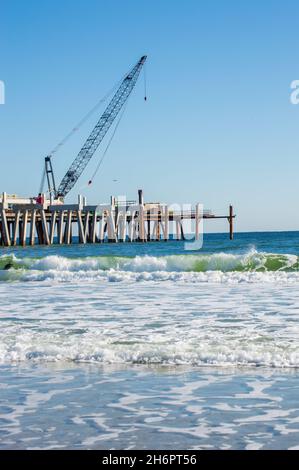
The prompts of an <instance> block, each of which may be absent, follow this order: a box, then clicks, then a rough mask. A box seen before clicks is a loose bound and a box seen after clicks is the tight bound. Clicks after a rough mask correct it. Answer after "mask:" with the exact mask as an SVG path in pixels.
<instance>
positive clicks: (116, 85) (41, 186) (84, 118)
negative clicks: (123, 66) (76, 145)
mask: <svg viewBox="0 0 299 470" xmlns="http://www.w3.org/2000/svg"><path fill="white" fill-rule="evenodd" d="M121 81H122V80H119V81H118V82H117V83H116V84H115V85H114V86H113V87H112V88H111V89H110V90H109V91H108V92H107V93H106V94H105V95H104V96H103V97H102V98H101V99H100V100H99V101H97V103H96V104H95V105H94V106H93V107H92V108H91V109H90V110H89V111H88V112H87V113H86V114H85V116H83V118H82V119H80V121H79V122H78V123H77V124H76V125H75V126H74V127H73V128H72V129H71V130H70V131H69V132H68V133H67V134H66V135H65V137H64V138H63V139H62V140H61V141H60V142H58V144H57V145H56V146H55V147H54V148H53V149H52V150H51V152H50V153H49V157H50V158H52V157H53V155H55V153H57V152H58V150H60V149H61V147H63V146H64V145H65V144H66V143H67V142H68V140H69V139H70V138H71V137H72V136H73V135H74V134H75V133H76V132H77V131H78V130H79V129H80V128H81V127H82V126H83V124H85V122H86V121H88V119H89V118H90V117H91V116H92V115H93V113H94V112H95V111H96V110H97V109H98V108H99V107H100V106H101V105H102V104H103V103H105V101H107V99H108V98H109V96H110V95H111V94H112V93H113V92H114V91H115V90H116V88H117V87H118V86H119V85H120V83H121ZM45 181H46V168H45V166H44V167H43V172H42V177H41V183H40V190H39V192H40V193H42V192H43V189H44V186H45Z"/></svg>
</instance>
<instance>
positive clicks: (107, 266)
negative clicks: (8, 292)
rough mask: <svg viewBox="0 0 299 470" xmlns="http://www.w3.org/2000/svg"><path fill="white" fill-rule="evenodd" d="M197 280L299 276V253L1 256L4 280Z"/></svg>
mask: <svg viewBox="0 0 299 470" xmlns="http://www.w3.org/2000/svg"><path fill="white" fill-rule="evenodd" d="M51 279H53V280H56V281H72V280H74V281H76V280H82V279H85V280H89V279H90V280H97V279H99V280H108V281H111V282H113V281H125V280H127V281H142V280H143V281H147V280H148V281H155V280H157V281H163V280H172V281H191V282H261V281H265V282H272V281H273V282H277V281H281V282H299V257H298V256H296V255H291V254H275V253H264V252H259V251H256V250H251V251H249V252H248V253H246V254H228V253H215V254H210V255H209V254H196V255H190V254H184V255H172V256H158V257H156V256H148V255H145V256H135V257H131V258H130V257H118V256H97V257H85V258H67V257H63V256H46V257H43V258H29V257H28V258H19V257H16V256H15V255H2V256H1V257H0V282H1V281H2V282H5V281H43V280H51Z"/></svg>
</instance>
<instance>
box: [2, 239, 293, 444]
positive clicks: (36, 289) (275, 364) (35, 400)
mask: <svg viewBox="0 0 299 470" xmlns="http://www.w3.org/2000/svg"><path fill="white" fill-rule="evenodd" d="M8 268H9V269H8ZM298 288H299V232H278V233H240V234H238V233H237V234H235V240H234V241H230V240H228V237H227V234H207V235H205V237H204V245H203V248H202V249H201V250H200V251H197V252H194V251H190V252H188V251H185V250H184V243H183V242H176V241H171V242H166V243H165V242H159V243H156V242H151V243H146V244H138V243H131V244H130V243H124V244H117V245H116V244H98V245H86V246H82V245H72V246H53V247H38V246H36V247H27V248H20V247H16V248H9V249H8V248H2V249H0V298H1V303H0V448H3V449H6V448H26V449H29V448H42V449H45V448H74V449H79V448H93V449H102V448H109V449H129V448H140V449H149V448H157V449H161V448H164V449H184V448H188V449H206V448H207V449H209V448H219V449H229V448H232V449H262V448H263V449H270V448H281V449H285V448H299V399H298V396H299V395H298V389H299V373H298V368H299V341H298V340H299V323H298V322H299V290H298Z"/></svg>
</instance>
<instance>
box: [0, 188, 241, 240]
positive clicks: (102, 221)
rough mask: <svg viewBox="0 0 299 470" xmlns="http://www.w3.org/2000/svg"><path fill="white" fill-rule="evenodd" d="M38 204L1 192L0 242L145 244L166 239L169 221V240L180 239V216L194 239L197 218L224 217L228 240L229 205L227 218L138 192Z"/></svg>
mask: <svg viewBox="0 0 299 470" xmlns="http://www.w3.org/2000/svg"><path fill="white" fill-rule="evenodd" d="M43 199H44V203H43V204H37V203H36V201H35V200H34V199H30V198H18V197H16V196H7V195H6V194H5V193H3V194H2V197H1V198H0V245H2V246H15V245H17V244H18V245H22V246H26V245H35V244H36V243H37V244H40V245H52V244H71V243H76V242H79V243H83V244H85V243H103V242H114V243H117V242H125V241H129V242H134V241H138V242H148V241H152V240H155V241H160V240H165V241H167V240H169V239H170V230H169V229H170V223H172V224H174V227H175V230H174V232H175V233H174V234H173V236H174V238H175V239H177V240H181V239H184V238H185V237H184V225H183V221H184V220H193V221H194V225H195V227H194V239H195V240H198V239H199V237H200V223H201V221H202V220H203V219H219V218H221V219H227V220H228V221H229V229H230V238H231V239H232V238H233V219H234V217H235V216H234V214H233V209H232V206H230V211H229V214H228V215H227V216H216V215H214V214H212V213H211V212H210V211H205V212H203V211H202V205H201V204H196V206H195V209H194V210H188V211H186V210H178V209H177V208H174V207H172V206H168V205H166V204H160V203H144V201H143V194H142V191H141V190H139V194H138V203H136V202H135V201H126V200H121V199H118V200H116V199H115V198H114V197H112V198H111V202H110V204H99V205H87V204H86V200H85V198H83V197H82V196H79V197H78V203H77V204H64V203H51V201H49V200H46V198H45V197H44V198H43Z"/></svg>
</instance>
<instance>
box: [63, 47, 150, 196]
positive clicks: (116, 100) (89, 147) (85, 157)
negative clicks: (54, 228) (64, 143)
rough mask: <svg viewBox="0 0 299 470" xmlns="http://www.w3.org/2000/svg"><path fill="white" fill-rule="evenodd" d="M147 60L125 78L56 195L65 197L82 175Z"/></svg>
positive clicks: (143, 58) (140, 62)
mask: <svg viewBox="0 0 299 470" xmlns="http://www.w3.org/2000/svg"><path fill="white" fill-rule="evenodd" d="M145 61H146V56H142V57H141V58H140V60H139V61H138V62H137V64H136V65H135V66H134V67H133V68H132V70H131V71H130V72H129V74H128V75H126V77H125V78H124V79H123V81H122V83H121V84H120V86H119V88H118V90H117V91H116V93H115V95H114V96H113V98H112V100H111V101H110V103H109V104H108V106H107V108H106V109H105V111H104V113H103V114H102V116H101V117H100V119H99V121H98V122H97V124H96V125H95V127H94V129H93V130H92V132H91V134H90V135H89V137H88V138H87V140H86V141H85V143H84V145H83V147H82V148H81V150H80V152H79V153H78V155H77V157H76V158H75V160H74V161H73V163H72V164H71V166H70V168H69V169H68V171H67V172H66V174H65V176H64V177H63V179H62V181H61V183H60V185H59V187H58V190H57V192H56V196H58V197H65V196H66V195H67V194H68V193H69V192H70V190H71V189H72V188H73V186H74V185H75V184H76V182H77V181H78V179H79V178H80V176H81V175H82V173H83V171H84V170H85V168H86V165H87V164H88V162H89V160H90V159H91V158H92V156H93V154H94V153H95V151H96V150H97V148H98V146H99V145H100V143H101V141H102V140H103V138H104V137H105V135H106V133H107V132H108V130H109V128H110V127H111V125H112V123H113V121H114V120H115V118H116V116H117V115H118V113H119V112H120V110H121V108H122V107H123V105H124V104H125V102H126V100H127V99H128V97H129V95H130V94H131V92H132V90H133V88H134V86H135V84H136V82H137V79H138V76H139V74H140V71H141V69H142V66H143V64H144V62H145Z"/></svg>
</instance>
